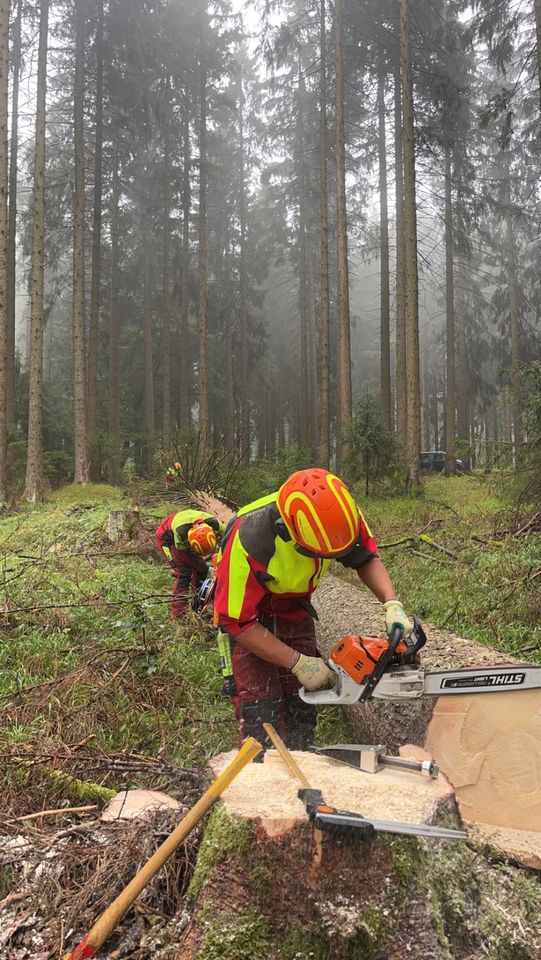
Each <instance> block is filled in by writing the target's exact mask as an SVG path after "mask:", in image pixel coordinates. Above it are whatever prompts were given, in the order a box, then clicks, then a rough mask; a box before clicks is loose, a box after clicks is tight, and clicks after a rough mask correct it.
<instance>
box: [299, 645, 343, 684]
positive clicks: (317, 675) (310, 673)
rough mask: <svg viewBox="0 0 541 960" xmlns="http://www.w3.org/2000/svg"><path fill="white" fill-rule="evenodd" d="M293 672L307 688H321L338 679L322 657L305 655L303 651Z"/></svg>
mask: <svg viewBox="0 0 541 960" xmlns="http://www.w3.org/2000/svg"><path fill="white" fill-rule="evenodd" d="M291 672H292V673H294V674H295V676H296V678H297V680H298V681H299V683H300V684H301V685H302V686H303V687H304V689H305V690H319V689H320V688H321V687H325V686H327V685H328V684H329V683H330V684H333V683H334V681H335V679H336V678H335V674H334V673H333V671H332V670H329V668H328V666H327V664H326V663H325V661H324V660H322V659H321V657H305V655H304V653H301V655H300V657H299V659H298V660H297V662H296V664H295V666H294V667H292V668H291Z"/></svg>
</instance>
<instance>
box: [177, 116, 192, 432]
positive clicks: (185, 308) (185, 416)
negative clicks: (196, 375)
mask: <svg viewBox="0 0 541 960" xmlns="http://www.w3.org/2000/svg"><path fill="white" fill-rule="evenodd" d="M183 141H184V161H183V171H182V252H181V269H180V277H181V279H180V416H179V423H180V430H181V433H184V432H186V431H187V430H189V429H190V421H191V417H190V367H191V363H190V330H189V324H188V314H189V309H190V203H191V191H190V121H189V117H188V115H186V117H185V120H184V131H183Z"/></svg>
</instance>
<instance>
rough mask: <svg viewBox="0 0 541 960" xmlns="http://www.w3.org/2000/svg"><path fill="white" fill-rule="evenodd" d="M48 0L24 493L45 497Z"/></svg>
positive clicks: (42, 26)
mask: <svg viewBox="0 0 541 960" xmlns="http://www.w3.org/2000/svg"><path fill="white" fill-rule="evenodd" d="M48 27H49V0H41V4H40V17H39V50H38V76H37V86H36V138H35V147H34V191H33V199H32V269H31V281H30V284H31V308H30V309H31V314H30V315H31V319H30V325H31V326H30V330H31V332H30V373H29V382H28V443H27V455H26V480H25V487H24V496H25V498H26V499H27V500H31V501H36V500H41V499H43V289H44V263H45V111H46V94H47V38H48Z"/></svg>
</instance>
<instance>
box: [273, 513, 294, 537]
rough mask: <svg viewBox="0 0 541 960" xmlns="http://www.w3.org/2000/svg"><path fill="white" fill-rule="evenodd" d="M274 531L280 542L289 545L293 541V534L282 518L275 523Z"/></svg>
mask: <svg viewBox="0 0 541 960" xmlns="http://www.w3.org/2000/svg"><path fill="white" fill-rule="evenodd" d="M274 530H275V532H276V533H277V534H278V536H279V537H280V540H284V541H285V542H286V543H289V541H290V540H291V539H292V537H291V534H290V532H289V530H288V529H287V526H286V524H285V521H284V520H282V518H281V517H279V518H278V520H275V521H274Z"/></svg>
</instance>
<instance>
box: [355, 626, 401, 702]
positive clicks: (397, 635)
mask: <svg viewBox="0 0 541 960" xmlns="http://www.w3.org/2000/svg"><path fill="white" fill-rule="evenodd" d="M403 632H404V631H403V629H402V627H398V626H396V627H393V629H392V631H391V636H390V637H389V646H388V648H387V650H386V651H385V653H384V654H383V656H381V657H380V658H379V660H378V662H377V664H376V666H375V667H374V670H373V672H372V673H371V674H370V676H369V677H368V680H367V681H366V683H365V684H364V687H363V692H362V693H361V696H360V697H359V701H362V700H369V699H370V697H371V695H372V691H373V689H374V687H375V686H376V684H377V683H378V682H379V681H380V680H381V678H382V676H383V674H384V673H385V669H386V667H388V666H389V664H390V663H391V661H392V660H393V658H394V656H395V653H396V648H397V646H398V644H399V643H400V641H401V640H402V634H403Z"/></svg>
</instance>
